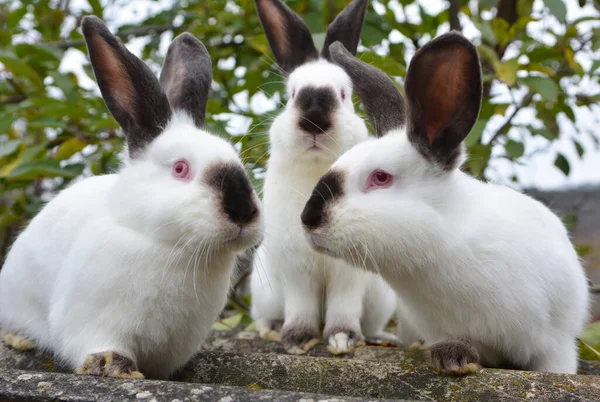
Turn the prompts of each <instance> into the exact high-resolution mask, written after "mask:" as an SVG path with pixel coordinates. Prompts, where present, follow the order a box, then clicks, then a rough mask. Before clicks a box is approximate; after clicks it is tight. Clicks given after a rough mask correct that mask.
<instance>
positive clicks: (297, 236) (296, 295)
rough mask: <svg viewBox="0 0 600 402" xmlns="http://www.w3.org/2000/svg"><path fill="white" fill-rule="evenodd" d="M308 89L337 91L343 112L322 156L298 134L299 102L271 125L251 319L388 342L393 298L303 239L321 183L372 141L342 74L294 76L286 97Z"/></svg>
mask: <svg viewBox="0 0 600 402" xmlns="http://www.w3.org/2000/svg"><path fill="white" fill-rule="evenodd" d="M306 86H314V87H331V88H333V90H334V92H335V93H336V94H337V99H336V102H337V103H338V108H337V110H336V112H335V115H334V118H333V121H332V127H331V129H330V130H329V131H328V132H327V133H326V134H325V135H324V136H323V137H324V138H318V139H317V141H318V144H319V146H320V147H321V149H320V150H311V149H308V148H310V147H311V146H312V145H313V138H312V137H311V136H307V135H306V134H305V133H304V132H303V131H301V130H300V128H299V127H298V120H299V118H300V117H299V113H298V109H297V106H296V105H295V104H294V100H293V99H290V101H289V102H288V104H287V106H286V108H285V110H284V111H283V112H282V113H281V114H280V115H279V116H278V117H277V118H276V119H275V121H274V122H273V124H272V126H271V129H270V144H271V156H270V159H269V163H268V169H267V173H266V178H265V184H264V197H263V202H264V208H265V225H266V234H265V238H264V241H263V243H262V245H261V246H260V248H259V249H258V251H257V253H256V256H255V258H254V270H253V273H252V278H251V292H252V300H253V303H252V316H253V317H254V319H255V320H256V322H257V326H258V329H259V330H260V331H261V333H262V334H263V335H264V334H266V333H268V332H269V330H270V329H271V327H272V325H273V322H272V321H273V320H279V319H285V322H284V331H285V330H286V328H290V327H293V326H302V325H309V326H315V325H318V324H319V320H320V319H321V317H322V318H324V319H325V332H326V333H327V332H328V329H333V328H344V329H351V330H354V331H356V332H357V333H359V334H360V332H361V323H362V332H363V334H364V335H366V336H370V337H375V336H379V335H382V336H383V335H385V334H383V328H384V326H385V324H386V323H387V320H388V319H389V318H390V316H391V315H392V313H393V311H394V309H395V296H394V293H393V291H392V290H391V289H390V288H389V287H388V286H387V285H386V284H385V283H384V282H383V281H382V279H381V278H380V277H377V276H375V275H373V274H371V273H366V272H360V271H353V270H349V269H348V267H347V265H346V263H345V262H343V261H341V260H336V259H333V258H330V257H327V256H324V255H321V254H319V253H316V252H315V251H314V250H312V249H311V248H310V246H309V244H308V242H307V241H306V239H305V238H304V235H303V231H302V227H301V226H302V224H301V220H300V214H301V212H302V208H303V206H304V203H305V202H306V200H307V199H308V197H310V194H311V192H312V190H313V188H314V186H315V185H316V183H317V181H318V179H319V178H320V177H321V176H322V175H323V174H324V173H325V172H326V171H327V169H328V168H329V166H330V165H331V163H332V162H333V161H335V160H336V158H337V157H338V156H340V155H341V154H342V153H343V152H344V151H345V150H347V149H349V148H351V147H352V146H354V145H355V144H357V143H359V142H362V141H364V140H366V139H367V137H368V131H367V129H366V127H365V124H364V122H363V121H362V119H361V118H359V117H358V116H357V115H356V114H355V112H354V106H353V104H352V88H351V83H350V78H349V77H348V76H347V74H346V73H345V72H344V71H343V70H342V69H341V68H340V67H338V66H336V65H333V64H331V63H329V62H327V61H325V60H319V61H315V62H312V63H308V64H305V65H303V66H301V67H299V68H297V69H296V70H294V72H293V73H292V74H290V76H289V80H288V84H287V90H288V96H291V94H292V93H293V92H296V93H298V92H299V91H300V89H301V88H303V87H306ZM342 90H343V91H344V92H345V100H342V97H341V92H342ZM361 317H362V318H361ZM361 320H362V321H361ZM334 335H335V334H333V335H332V336H331V338H330V339H329V343H330V345H331V346H334V347H336V349H337V350H340V351H346V350H347V349H349V348H350V347H352V343H351V342H350V343H348V342H347V340H346V341H343V340H342V341H340V340H336V338H335V336H334Z"/></svg>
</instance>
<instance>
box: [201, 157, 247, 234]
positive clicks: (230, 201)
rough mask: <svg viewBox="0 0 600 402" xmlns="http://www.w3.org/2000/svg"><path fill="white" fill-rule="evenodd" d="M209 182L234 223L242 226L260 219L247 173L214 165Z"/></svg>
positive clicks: (208, 178)
mask: <svg viewBox="0 0 600 402" xmlns="http://www.w3.org/2000/svg"><path fill="white" fill-rule="evenodd" d="M206 177H207V182H208V183H209V184H210V185H211V186H212V187H213V188H214V189H215V190H216V191H217V192H218V193H219V194H220V196H221V207H222V210H223V212H224V213H225V215H227V217H228V218H229V220H231V221H232V222H233V223H235V224H238V225H240V226H242V225H246V224H249V223H252V222H253V221H255V220H256V219H257V217H258V213H259V211H258V206H257V205H256V200H255V199H254V197H253V196H252V185H251V184H250V180H249V179H248V176H247V175H246V172H244V170H243V169H242V168H241V167H239V166H235V165H229V164H219V165H214V166H212V167H211V168H209V170H208V171H207V176H206Z"/></svg>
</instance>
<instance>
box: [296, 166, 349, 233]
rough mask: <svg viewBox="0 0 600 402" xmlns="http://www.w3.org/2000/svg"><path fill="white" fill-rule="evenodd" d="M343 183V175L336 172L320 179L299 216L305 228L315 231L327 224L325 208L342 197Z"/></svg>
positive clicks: (331, 172)
mask: <svg viewBox="0 0 600 402" xmlns="http://www.w3.org/2000/svg"><path fill="white" fill-rule="evenodd" d="M343 181H344V174H343V173H342V172H339V171H336V170H331V171H329V172H327V173H326V174H325V175H324V176H323V177H321V179H320V180H319V182H318V183H317V185H316V186H315V189H314V190H313V192H312V195H311V196H310V198H309V199H308V202H307V203H306V205H305V206H304V210H303V211H302V215H301V216H300V219H302V224H303V225H304V226H305V227H306V228H308V229H317V228H319V227H320V226H323V225H325V224H326V223H327V217H328V214H327V206H328V205H330V204H332V203H333V202H334V201H335V200H337V199H339V198H341V197H342V196H343V195H344V187H343Z"/></svg>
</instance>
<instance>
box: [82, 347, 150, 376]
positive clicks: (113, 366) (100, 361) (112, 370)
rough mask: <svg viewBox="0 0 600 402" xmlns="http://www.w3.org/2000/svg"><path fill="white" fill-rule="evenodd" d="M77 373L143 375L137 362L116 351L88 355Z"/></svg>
mask: <svg viewBox="0 0 600 402" xmlns="http://www.w3.org/2000/svg"><path fill="white" fill-rule="evenodd" d="M75 372H76V373H77V374H87V375H98V376H104V377H114V378H127V379H142V378H144V375H143V374H142V373H140V372H139V371H138V369H137V364H135V362H134V361H133V360H131V359H130V358H128V357H125V356H123V355H122V354H119V353H117V352H103V353H94V354H91V355H88V356H87V358H86V359H85V362H84V363H83V365H82V366H81V367H79V368H77V370H75Z"/></svg>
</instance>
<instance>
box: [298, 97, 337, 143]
mask: <svg viewBox="0 0 600 402" xmlns="http://www.w3.org/2000/svg"><path fill="white" fill-rule="evenodd" d="M296 105H297V106H298V109H300V118H299V121H298V125H299V126H300V128H301V129H302V130H304V131H305V132H307V133H310V134H315V135H316V134H323V133H324V132H326V131H327V130H329V129H330V128H331V117H332V114H333V111H334V110H335V107H336V105H337V101H336V98H335V93H334V92H333V89H331V88H315V87H305V88H302V89H301V90H300V91H299V92H298V95H297V97H296Z"/></svg>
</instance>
